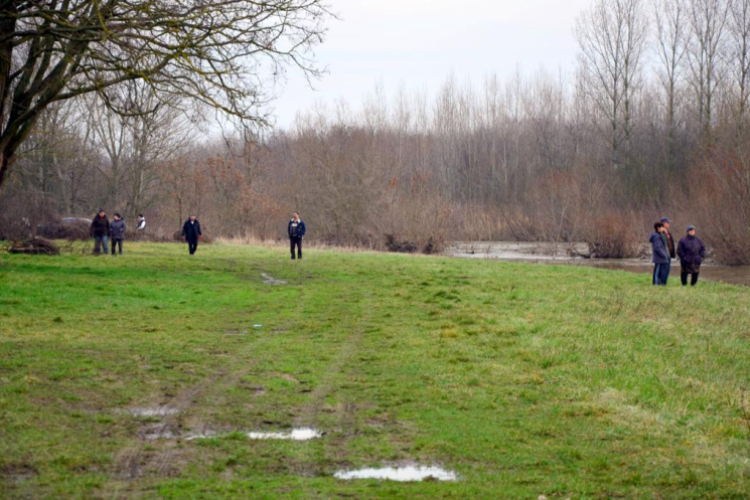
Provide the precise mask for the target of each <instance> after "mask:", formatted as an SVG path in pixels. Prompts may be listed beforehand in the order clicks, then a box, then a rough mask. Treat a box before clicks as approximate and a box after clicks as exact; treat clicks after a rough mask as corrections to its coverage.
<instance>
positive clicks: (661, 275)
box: [649, 222, 669, 286]
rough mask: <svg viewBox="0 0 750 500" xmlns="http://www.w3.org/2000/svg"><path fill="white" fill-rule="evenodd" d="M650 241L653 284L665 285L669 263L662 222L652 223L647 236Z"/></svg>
mask: <svg viewBox="0 0 750 500" xmlns="http://www.w3.org/2000/svg"><path fill="white" fill-rule="evenodd" d="M649 242H650V243H651V262H653V263H654V276H653V280H652V283H653V284H654V285H661V286H666V284H667V274H666V273H667V272H668V267H667V266H668V264H669V253H668V251H667V243H666V238H665V237H664V223H663V222H657V223H656V224H654V232H653V233H652V234H651V237H650V238H649Z"/></svg>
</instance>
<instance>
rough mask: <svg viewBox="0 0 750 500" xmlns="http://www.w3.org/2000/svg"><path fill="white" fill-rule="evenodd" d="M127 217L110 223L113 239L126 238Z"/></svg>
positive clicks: (110, 232) (110, 233)
mask: <svg viewBox="0 0 750 500" xmlns="http://www.w3.org/2000/svg"><path fill="white" fill-rule="evenodd" d="M125 229H126V227H125V219H120V220H113V221H112V224H110V225H109V235H110V237H111V238H112V239H113V240H121V239H124V238H125Z"/></svg>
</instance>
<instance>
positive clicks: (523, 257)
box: [444, 241, 750, 286]
mask: <svg viewBox="0 0 750 500" xmlns="http://www.w3.org/2000/svg"><path fill="white" fill-rule="evenodd" d="M587 252H588V246H587V245H586V244H585V243H572V244H558V243H516V242H504V241H473V242H472V241H467V242H455V243H452V244H451V245H449V246H448V247H447V248H446V250H445V252H444V253H445V254H446V255H450V256H452V257H460V258H467V259H496V260H504V261H510V262H538V263H545V264H571V265H579V266H589V267H600V268H602V269H612V270H620V271H628V272H632V273H637V274H645V275H650V274H651V269H652V267H651V266H652V264H651V262H650V259H649V258H643V259H586V258H584V257H580V256H578V255H580V254H586V253H587ZM700 276H701V279H702V280H703V279H705V280H710V281H717V282H723V283H731V284H733V285H745V286H750V266H737V267H730V266H723V265H720V264H716V263H714V262H711V261H710V260H708V261H706V262H705V263H704V264H703V265H702V266H701V274H700ZM647 279H649V278H647ZM671 279H672V280H675V279H676V280H677V281H678V282H679V280H680V262H679V260H673V261H672V273H671Z"/></svg>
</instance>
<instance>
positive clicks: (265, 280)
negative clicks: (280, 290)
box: [260, 273, 287, 285]
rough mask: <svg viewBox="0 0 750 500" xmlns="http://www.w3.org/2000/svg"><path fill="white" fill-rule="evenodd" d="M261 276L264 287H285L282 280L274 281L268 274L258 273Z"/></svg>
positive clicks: (284, 282)
mask: <svg viewBox="0 0 750 500" xmlns="http://www.w3.org/2000/svg"><path fill="white" fill-rule="evenodd" d="M260 275H261V276H263V283H265V284H266V285H286V284H287V282H286V281H284V280H280V279H276V278H274V277H273V276H271V275H270V274H268V273H260Z"/></svg>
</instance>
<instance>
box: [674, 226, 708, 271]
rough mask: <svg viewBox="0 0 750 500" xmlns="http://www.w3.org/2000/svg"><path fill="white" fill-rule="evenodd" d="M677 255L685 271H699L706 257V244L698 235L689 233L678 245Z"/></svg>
mask: <svg viewBox="0 0 750 500" xmlns="http://www.w3.org/2000/svg"><path fill="white" fill-rule="evenodd" d="M677 255H679V256H680V266H681V267H682V269H683V270H684V271H686V272H691V273H697V272H699V270H700V267H701V264H702V263H703V259H705V258H706V246H705V245H704V244H703V242H702V241H701V240H700V238H698V237H697V236H690V235H687V236H685V237H684V238H682V239H681V240H680V243H679V245H677Z"/></svg>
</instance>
